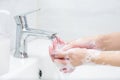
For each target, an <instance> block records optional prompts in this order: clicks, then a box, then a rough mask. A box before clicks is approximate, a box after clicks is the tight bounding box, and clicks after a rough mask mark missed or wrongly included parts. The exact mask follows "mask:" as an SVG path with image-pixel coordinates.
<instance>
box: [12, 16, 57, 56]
mask: <svg viewBox="0 0 120 80" xmlns="http://www.w3.org/2000/svg"><path fill="white" fill-rule="evenodd" d="M15 20H16V24H17V29H16V48H15V54H14V56H15V57H18V58H27V57H28V54H27V50H26V49H27V46H26V43H27V40H26V39H27V37H29V36H39V37H40V38H45V39H49V40H53V39H54V38H56V33H54V32H50V31H45V30H40V29H32V28H29V27H28V25H27V19H26V15H19V16H15Z"/></svg>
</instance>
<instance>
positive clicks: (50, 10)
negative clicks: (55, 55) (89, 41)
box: [0, 0, 120, 47]
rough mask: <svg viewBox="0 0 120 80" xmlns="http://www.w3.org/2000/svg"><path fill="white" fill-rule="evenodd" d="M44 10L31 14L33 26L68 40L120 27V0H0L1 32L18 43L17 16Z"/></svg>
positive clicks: (108, 31) (114, 30) (30, 18)
mask: <svg viewBox="0 0 120 80" xmlns="http://www.w3.org/2000/svg"><path fill="white" fill-rule="evenodd" d="M38 8H41V10H40V11H39V12H38V13H37V14H36V15H37V16H36V15H33V16H31V17H29V22H30V24H29V25H30V26H32V25H34V26H32V27H35V28H40V29H45V30H50V31H54V32H57V33H58V34H59V35H60V36H61V37H62V38H63V39H64V40H71V39H76V38H81V37H85V36H92V35H97V34H104V33H110V32H116V31H117V32H119V31H120V1H119V0H0V10H8V11H9V12H10V16H9V15H5V14H1V13H0V34H3V35H5V36H8V37H10V38H11V42H12V47H13V46H14V44H15V33H16V24H15V21H14V18H13V17H14V16H15V15H18V14H21V13H25V12H28V11H32V10H36V9H38Z"/></svg>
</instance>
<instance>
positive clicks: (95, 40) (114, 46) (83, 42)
mask: <svg viewBox="0 0 120 80" xmlns="http://www.w3.org/2000/svg"><path fill="white" fill-rule="evenodd" d="M78 47H79V48H87V49H98V50H102V51H114V50H120V32H115V33H110V34H105V35H97V36H93V37H87V38H82V39H77V40H73V41H71V42H69V43H67V44H66V45H65V47H64V50H68V49H70V48H78Z"/></svg>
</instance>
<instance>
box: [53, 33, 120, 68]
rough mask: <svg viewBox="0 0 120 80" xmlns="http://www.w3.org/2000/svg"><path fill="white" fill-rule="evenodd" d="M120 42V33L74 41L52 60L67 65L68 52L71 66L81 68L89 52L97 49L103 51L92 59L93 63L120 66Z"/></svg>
mask: <svg viewBox="0 0 120 80" xmlns="http://www.w3.org/2000/svg"><path fill="white" fill-rule="evenodd" d="M119 41H120V32H116V33H111V34H105V35H98V36H95V37H89V38H82V39H78V40H73V41H71V42H69V43H67V44H66V45H65V46H64V47H63V51H64V52H62V53H61V52H58V53H57V54H56V55H55V56H52V60H53V61H56V62H59V63H62V64H66V62H65V60H64V59H65V56H66V54H65V53H66V52H67V55H68V56H69V58H70V62H71V64H72V65H73V66H79V65H81V64H83V60H84V58H85V57H86V55H87V54H88V53H87V52H88V51H87V50H89V49H96V50H100V51H101V52H100V55H99V56H97V57H96V58H91V62H93V63H96V64H108V65H113V66H120V42H119ZM71 49H72V50H71ZM51 52H52V51H51Z"/></svg>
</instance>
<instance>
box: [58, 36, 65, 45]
mask: <svg viewBox="0 0 120 80" xmlns="http://www.w3.org/2000/svg"><path fill="white" fill-rule="evenodd" d="M56 40H57V41H58V43H59V44H65V42H64V41H63V40H62V39H60V38H59V37H56Z"/></svg>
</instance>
